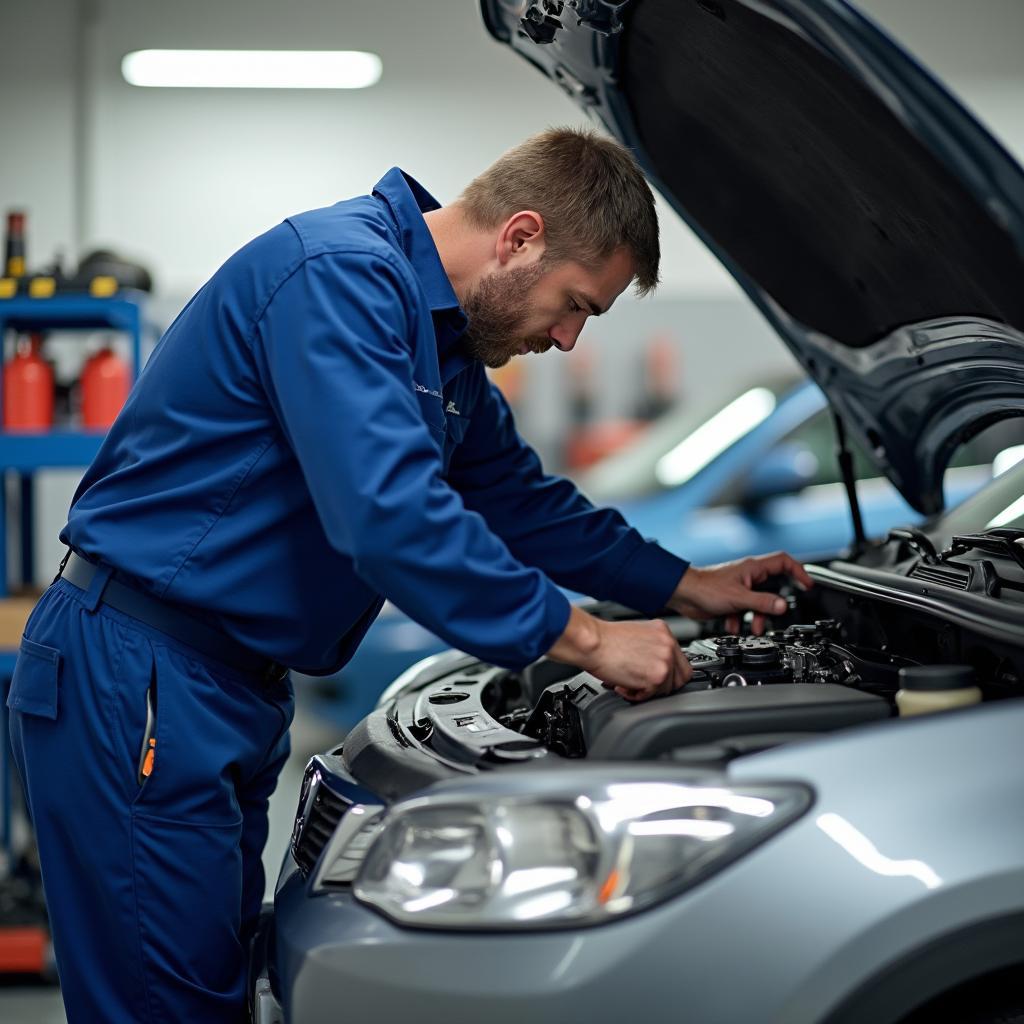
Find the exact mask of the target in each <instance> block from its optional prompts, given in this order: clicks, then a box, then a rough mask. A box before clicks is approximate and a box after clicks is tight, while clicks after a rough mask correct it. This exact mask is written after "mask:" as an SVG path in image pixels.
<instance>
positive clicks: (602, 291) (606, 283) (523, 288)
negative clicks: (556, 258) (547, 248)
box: [462, 249, 633, 368]
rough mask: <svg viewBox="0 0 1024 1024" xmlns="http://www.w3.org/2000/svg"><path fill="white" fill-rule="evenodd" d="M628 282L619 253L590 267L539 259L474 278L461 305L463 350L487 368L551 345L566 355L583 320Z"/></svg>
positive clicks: (629, 269)
mask: <svg viewBox="0 0 1024 1024" xmlns="http://www.w3.org/2000/svg"><path fill="white" fill-rule="evenodd" d="M632 279H633V261H632V258H631V257H630V255H629V253H628V252H627V251H626V250H625V249H618V250H616V251H615V252H614V253H612V255H611V256H609V257H608V259H606V260H605V261H604V263H603V264H601V265H600V266H599V267H597V268H595V269H591V268H587V267H584V266H582V265H581V264H579V263H576V262H574V261H572V260H566V261H563V262H561V263H557V264H554V265H549V263H548V261H546V260H545V259H544V258H543V257H542V258H540V259H538V260H536V261H535V262H533V263H530V264H527V265H526V266H510V267H507V268H504V269H502V270H501V271H497V272H495V273H492V274H489V275H488V276H487V277H484V278H483V279H482V280H480V281H479V282H478V283H477V286H476V287H475V288H474V289H473V290H472V291H471V292H470V294H469V295H468V296H467V297H466V299H465V301H464V302H463V303H462V308H463V311H464V312H465V314H466V317H467V318H468V320H469V326H468V328H467V329H466V333H465V335H464V337H463V346H464V348H465V350H466V352H467V353H468V354H469V355H470V356H472V357H473V358H474V359H479V360H480V361H481V362H482V363H484V365H485V366H490V367H492V368H497V367H499V366H504V365H505V364H506V363H507V362H508V361H509V360H510V359H511V358H512V357H513V356H515V355H526V354H527V353H528V352H546V351H547V350H548V349H549V348H551V347H552V346H554V347H556V348H559V349H561V350H562V351H563V352H568V351H569V350H570V349H572V347H573V346H574V345H575V344H576V339H577V338H578V337H579V335H580V332H581V331H582V330H583V325H584V323H586V320H587V317H588V316H600V315H601V313H603V312H604V311H605V310H606V309H608V307H609V306H611V304H612V303H613V302H614V301H615V300H616V299H617V298H618V297H619V295H621V294H622V292H624V291H625V290H626V288H627V287H628V286H629V283H630V281H632Z"/></svg>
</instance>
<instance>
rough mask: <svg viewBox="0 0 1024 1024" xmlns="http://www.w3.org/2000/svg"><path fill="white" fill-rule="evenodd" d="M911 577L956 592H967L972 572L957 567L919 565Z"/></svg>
mask: <svg viewBox="0 0 1024 1024" xmlns="http://www.w3.org/2000/svg"><path fill="white" fill-rule="evenodd" d="M910 575H911V577H912V578H913V579H915V580H924V582H926V583H937V584H938V585H939V586H941V587H952V588H953V589H954V590H967V589H968V588H969V587H970V585H971V570H970V569H967V568H962V567H959V566H955V565H917V566H915V567H914V569H913V571H912V572H911V574H910Z"/></svg>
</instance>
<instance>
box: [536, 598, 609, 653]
mask: <svg viewBox="0 0 1024 1024" xmlns="http://www.w3.org/2000/svg"><path fill="white" fill-rule="evenodd" d="M600 646H601V623H600V622H599V621H598V620H597V619H595V618H594V616H593V615H588V614H587V612H585V611H583V609H582V608H577V607H576V606H575V605H573V606H572V609H571V611H570V612H569V621H568V623H567V624H566V627H565V630H564V631H563V632H562V635H561V636H560V637H559V638H558V639H557V640H556V641H555V643H554V645H553V646H552V648H551V650H550V651H548V657H549V658H554V660H555V661H563V662H565V663H566V664H568V665H579V666H580V667H581V668H585V667H586V666H587V665H588V664H592V663H593V661H594V658H595V656H596V654H597V650H598V648H599V647H600Z"/></svg>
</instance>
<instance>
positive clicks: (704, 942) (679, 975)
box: [277, 701, 1024, 1024]
mask: <svg viewBox="0 0 1024 1024" xmlns="http://www.w3.org/2000/svg"><path fill="white" fill-rule="evenodd" d="M1022 734H1024V704H1022V703H1018V702H1015V701H1013V702H1009V703H1006V702H1004V703H1002V704H1000V705H998V706H995V705H993V706H982V707H977V708H971V709H967V710H964V711H958V712H949V713H946V714H942V715H934V716H931V717H929V718H921V719H915V720H893V721H890V722H886V723H884V724H881V725H875V726H869V727H865V728H862V729H856V730H850V731H849V732H847V733H844V734H842V735H837V736H832V737H829V738H826V739H818V740H812V741H809V742H806V743H801V744H797V745H791V746H787V747H783V748H779V749H776V750H773V751H769V752H766V753H763V754H759V755H756V756H753V757H748V758H744V759H741V760H739V761H737V762H735V763H734V766H733V768H732V770H731V771H730V773H729V775H730V777H731V778H732V779H733V780H735V781H736V782H777V781H785V780H790V781H799V782H801V783H804V784H806V785H809V786H810V787H811V788H812V789H813V790H814V792H815V794H816V797H815V802H814V805H813V807H812V808H811V810H810V811H809V812H808V813H806V814H805V815H804V816H803V817H802V818H800V819H799V820H798V821H797V822H795V823H794V824H792V825H790V826H789V827H788V828H786V829H785V830H784V831H783V832H781V833H780V834H778V835H776V836H774V837H773V838H771V839H769V840H768V841H767V842H765V843H764V844H763V845H762V846H760V847H758V848H757V849H755V850H754V851H753V852H751V853H749V854H747V855H746V856H745V857H744V858H742V859H741V860H740V861H737V862H735V863H733V864H731V865H729V866H728V867H726V868H725V869H724V870H723V871H722V872H721V873H720V874H718V875H716V876H715V877H713V878H712V879H710V880H709V881H707V882H705V883H703V884H701V885H699V886H698V887H697V888H695V889H694V890H692V891H690V892H688V893H685V894H683V895H681V896H679V897H677V898H675V899H673V900H671V901H669V902H668V903H666V904H665V905H663V906H661V907H658V908H656V909H653V910H650V911H647V912H645V913H642V914H639V915H637V916H635V917H633V918H629V919H627V920H624V921H621V922H618V923H615V924H611V925H605V926H600V927H595V928H587V929H575V930H567V931H558V932H547V933H544V932H540V933H531V934H526V935H509V934H497V933H491V934H486V935H477V934H452V933H442V932H432V931H416V930H412V929H403V928H398V927H396V926H395V925H393V924H391V923H390V922H389V921H388V920H386V919H385V918H384V917H383V916H381V915H379V914H378V913H376V912H375V911H373V910H370V909H368V908H366V907H363V906H361V905H360V904H358V903H357V902H356V901H355V900H354V899H353V898H352V897H351V896H350V895H349V894H347V893H345V894H342V893H332V894H327V895H323V896H320V897H317V898H314V899H310V898H308V897H307V895H306V884H305V882H304V881H303V880H302V879H301V878H300V877H299V876H298V874H297V873H296V872H294V870H292V871H288V872H286V873H285V875H284V876H283V878H282V884H281V887H280V889H279V893H278V900H277V917H278V923H279V928H278V934H277V943H278V950H277V953H278V960H279V969H280V970H281V976H282V981H283V982H284V985H283V991H284V992H286V993H287V994H288V1002H287V1004H286V1006H285V1010H286V1012H287V1013H288V1019H290V1020H296V1021H301V1022H303V1024H319V1022H321V1021H322V1022H325V1024H326V1022H327V1021H330V1022H332V1024H333V1022H337V1021H339V1020H353V1021H357V1020H363V1019H369V1018H371V1017H372V1019H373V1020H375V1021H377V1022H379V1024H391V1022H395V1024H398V1022H403V1024H404V1022H407V1021H408V1020H409V1019H410V1015H411V1014H414V1015H415V1016H416V1017H418V1018H419V1019H421V1020H445V1021H447V1022H450V1024H470V1022H472V1024H477V1022H479V1021H481V1020H487V1021H488V1022H491V1024H506V1022H507V1024H513V1022H517V1024H518V1022H521V1021H523V1020H527V1019H528V1020H530V1021H531V1022H532V1024H556V1022H557V1024H564V1022H568V1021H604V1020H620V1019H624V1018H625V1019H628V1018H629V1017H630V1016H634V1015H635V1014H636V1013H637V1011H638V1008H637V998H638V995H641V994H642V998H643V1011H642V1012H643V1017H644V1019H645V1020H646V1021H650V1022H652V1024H661V1022H665V1024H667V1022H669V1021H679V1020H692V1021H701V1022H707V1024H718V1022H721V1024H734V1022H737V1021H752V1020H757V1021H764V1022H778V1024H805V1022H806V1024H810V1022H813V1021H821V1020H822V1019H824V1018H825V1017H826V1016H827V1015H828V1014H829V1013H830V1012H831V1011H833V1010H834V1009H835V1008H836V1007H838V1006H839V1005H840V1004H841V1003H842V1001H843V1000H844V999H845V998H846V997H847V996H848V995H849V994H851V993H853V992H855V991H856V990H857V989H858V987H859V986H860V985H861V984H862V983H864V982H868V981H870V979H871V978H872V977H874V976H875V975H876V974H878V973H879V972H882V971H884V970H885V969H886V968H887V966H888V965H890V964H893V963H895V962H898V961H899V960H900V959H901V958H902V957H904V956H906V955H907V954H909V953H912V952H913V951H915V950H916V949H918V948H919V947H920V946H921V945H922V944H926V943H927V942H929V941H930V940H931V939H932V938H933V937H935V936H937V935H943V934H946V933H950V932H957V931H961V930H963V929H967V928H968V927H970V926H972V925H974V924H976V923H978V922H981V921H985V920H989V919H993V918H997V917H999V916H1003V915H1007V914H1010V913H1014V912H1016V913H1021V912H1024V865H1022V862H1021V857H1020V851H1021V850H1022V849H1024V815H1022V814H1021V808H1022V807H1024V783H1022V779H1024V746H1022V745H1021V743H1020V736H1021V735H1022ZM994 750H995V751H1000V759H999V761H998V762H994V761H993V758H992V751H994ZM611 770H612V771H621V770H622V766H621V765H617V766H615V767H614V768H612V769H611ZM652 770H653V766H652ZM533 774H538V776H539V774H540V773H533ZM491 781H492V780H488V781H485V782H483V783H482V788H484V789H486V788H487V787H488V785H489V784H490V782H491ZM461 785H463V786H472V783H469V784H467V783H462V784H461ZM515 785H516V791H517V792H518V793H523V794H527V793H530V792H531V791H532V790H533V789H534V788H535V787H538V786H539V785H540V782H539V779H538V780H535V779H532V778H531V775H530V774H529V773H522V774H520V775H519V776H518V777H517V778H516V780H515ZM425 792H429V790H428V791H425ZM823 815H835V816H839V817H840V818H841V819H843V821H845V822H846V823H848V825H849V826H850V827H851V829H853V830H856V834H859V835H860V836H862V837H863V840H859V841H861V842H865V841H866V843H869V844H870V846H871V848H873V849H874V850H875V851H877V854H878V855H879V856H880V858H887V859H888V860H889V861H897V862H899V861H919V862H920V864H921V865H924V866H926V867H927V869H929V870H930V871H931V872H933V873H934V875H935V876H936V877H937V879H938V882H937V883H935V887H934V888H929V887H928V885H927V884H926V883H925V882H924V881H922V880H921V879H920V878H919V877H914V876H911V875H906V874H896V875H894V876H887V875H885V874H881V873H879V870H878V867H877V865H876V866H875V867H872V866H871V859H870V858H868V863H867V864H866V863H864V855H863V851H859V852H860V856H858V848H857V846H856V844H855V843H854V844H852V849H853V852H851V849H850V848H848V847H849V846H850V845H851V844H849V843H848V844H847V846H844V845H842V844H841V843H840V842H837V841H836V839H834V838H832V837H831V836H830V835H829V834H828V833H826V831H824V830H823V829H822V827H821V824H820V823H821V820H822V816H823ZM826 820H827V819H826ZM880 862H881V863H883V864H884V863H886V861H885V860H881V861H880ZM917 870H920V869H919V868H918V869H917ZM923 873H924V875H925V877H926V878H929V880H931V881H932V882H933V883H934V879H930V876H929V875H928V872H927V871H925V872H923ZM949 981H950V978H949V977H948V976H942V977H937V978H936V979H935V985H936V991H938V989H939V988H940V987H941V986H944V985H945V984H946V983H948V982H949ZM921 995H922V993H920V992H918V993H916V997H917V998H920V997H921ZM339 1007H343V1009H342V1011H341V1013H342V1015H341V1016H339Z"/></svg>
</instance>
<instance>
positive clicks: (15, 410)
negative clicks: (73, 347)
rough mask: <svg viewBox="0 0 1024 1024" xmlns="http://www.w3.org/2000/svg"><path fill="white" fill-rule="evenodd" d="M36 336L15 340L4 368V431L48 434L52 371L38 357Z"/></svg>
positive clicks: (47, 364) (39, 337) (50, 423)
mask: <svg viewBox="0 0 1024 1024" xmlns="http://www.w3.org/2000/svg"><path fill="white" fill-rule="evenodd" d="M42 343H43V339H42V337H41V336H40V335H38V334H33V335H31V336H30V337H28V338H21V339H19V340H18V347H17V350H16V351H15V353H14V356H13V357H12V358H11V359H9V360H8V362H7V365H6V366H5V367H4V417H3V422H4V430H21V431H25V430H49V429H50V427H52V426H53V369H52V368H51V367H50V364H49V363H47V362H46V361H45V360H44V359H43V358H42V356H40V354H39V349H40V347H41V346H42Z"/></svg>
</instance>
